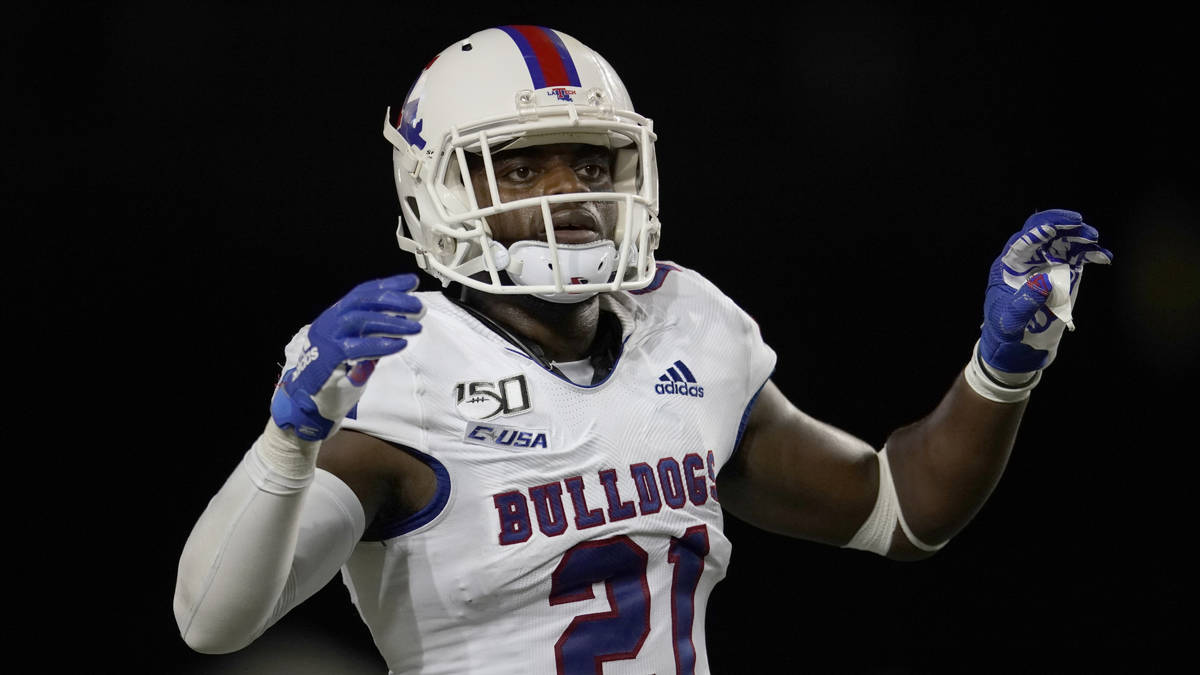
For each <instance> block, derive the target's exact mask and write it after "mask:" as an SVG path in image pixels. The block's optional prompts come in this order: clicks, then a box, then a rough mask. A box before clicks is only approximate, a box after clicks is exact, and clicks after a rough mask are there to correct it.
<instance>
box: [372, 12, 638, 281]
mask: <svg viewBox="0 0 1200 675" xmlns="http://www.w3.org/2000/svg"><path fill="white" fill-rule="evenodd" d="M383 135H384V136H385V137H386V138H387V139H388V141H390V142H391V144H392V145H393V146H394V147H395V149H394V151H393V153H392V159H393V165H394V169H395V178H396V189H397V192H398V193H399V196H400V207H401V212H402V213H403V217H402V219H401V221H400V224H399V226H398V227H397V230H396V238H397V240H398V241H399V243H400V248H402V249H404V250H405V251H408V252H410V253H412V254H414V255H415V256H416V259H417V264H418V265H419V266H420V267H421V268H422V269H425V270H426V271H428V272H429V273H431V274H433V275H434V276H435V277H437V278H438V279H440V280H441V281H442V284H443V286H444V285H448V284H449V283H450V282H451V281H455V282H458V283H461V284H463V285H465V286H469V287H471V288H475V289H479V290H481V291H486V292H489V293H500V294H532V295H536V296H537V297H541V298H543V299H546V300H550V301H553V302H578V301H580V300H583V299H585V298H588V297H591V296H593V295H595V294H596V293H599V292H605V291H616V290H622V289H624V290H635V289H639V288H644V287H645V286H647V285H648V284H649V283H650V282H651V281H652V280H653V278H654V272H655V262H654V250H655V249H656V248H657V247H658V240H659V223H658V170H657V163H656V160H655V156H654V139H655V135H654V131H653V123H652V122H651V121H650V120H649V119H647V118H645V117H642V116H641V115H639V114H637V113H635V112H634V111H633V103H632V102H631V101H630V99H629V94H628V92H626V90H625V86H624V85H623V84H622V83H621V79H620V78H619V77H617V74H616V72H614V71H613V69H612V66H610V65H609V64H608V62H607V61H605V60H604V58H603V57H601V56H600V55H599V54H597V53H596V52H594V51H592V50H591V49H589V48H588V47H587V46H585V45H583V44H582V43H580V42H579V41H578V40H576V39H575V38H573V37H571V36H569V35H566V34H565V33H561V32H559V31H555V30H551V29H548V28H542V27H539V26H502V27H499V28H489V29H487V30H483V31H480V32H478V33H475V34H474V35H472V36H470V37H469V38H467V39H465V40H462V41H460V42H457V43H455V44H453V45H451V46H450V47H448V48H446V49H445V50H443V51H442V52H441V53H440V54H438V55H437V56H436V57H434V59H433V60H432V61H430V62H429V65H427V66H425V69H424V70H423V71H422V72H421V75H420V77H419V78H417V81H416V82H415V83H413V85H412V88H411V89H409V92H408V95H407V96H406V98H405V103H404V107H403V109H402V110H401V111H400V112H399V114H396V115H393V113H392V111H391V110H390V109H389V111H388V115H387V119H386V120H385V121H384V127H383ZM549 143H584V144H591V145H599V146H603V147H606V148H609V149H611V150H613V151H614V156H615V163H614V167H613V176H612V178H613V191H612V192H576V193H567V194H554V195H546V196H540V197H531V198H527V199H520V200H516V201H511V202H502V201H501V200H500V195H499V189H498V188H497V185H496V175H495V171H494V169H493V165H492V157H491V155H492V153H495V152H499V151H501V150H509V149H516V148H520V147H526V146H531V145H542V144H549ZM468 152H469V153H474V154H475V155H477V156H479V157H480V158H481V159H482V160H483V167H484V171H485V173H486V176H487V181H488V186H487V189H488V191H489V193H490V195H491V202H492V206H487V207H483V208H480V206H479V204H478V203H477V201H476V198H475V190H474V186H473V185H472V184H471V176H470V172H469V170H468V164H467V156H466V154H465V153H468ZM562 202H616V203H617V223H616V234H615V241H611V242H610V241H607V240H602V241H599V242H592V243H588V244H568V243H563V244H560V243H558V242H557V241H556V240H555V237H554V227H553V221H552V218H551V204H558V203H562ZM531 207H532V208H540V209H541V215H542V223H543V224H544V226H545V228H546V241H540V240H538V241H519V242H516V243H515V244H513V245H512V246H511V247H509V248H506V247H505V246H503V245H502V244H500V243H499V242H497V241H493V239H492V234H491V230H490V229H489V227H488V220H487V219H488V217H490V216H494V215H496V214H499V213H503V212H505V211H512V210H515V209H522V208H531ZM405 224H407V226H408V234H407V235H406V233H405ZM501 272H504V273H505V276H506V277H507V278H508V279H509V280H511V281H508V280H506V279H505V278H504V277H502V276H501ZM481 273H486V274H481Z"/></svg>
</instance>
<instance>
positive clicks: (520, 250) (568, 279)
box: [493, 239, 617, 304]
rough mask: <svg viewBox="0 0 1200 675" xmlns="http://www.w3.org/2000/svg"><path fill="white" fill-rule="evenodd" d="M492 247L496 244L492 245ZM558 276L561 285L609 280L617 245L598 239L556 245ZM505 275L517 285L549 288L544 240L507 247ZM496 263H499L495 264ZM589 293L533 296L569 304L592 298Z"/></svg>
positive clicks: (550, 268) (549, 258) (550, 265)
mask: <svg viewBox="0 0 1200 675" xmlns="http://www.w3.org/2000/svg"><path fill="white" fill-rule="evenodd" d="M493 245H494V246H495V245H497V244H493ZM557 248H558V260H559V263H560V264H561V265H562V269H561V270H559V273H560V274H561V275H562V280H563V284H564V285H570V284H602V283H607V282H608V281H610V280H611V279H612V275H613V269H614V268H615V267H616V264H617V246H616V244H614V243H613V242H611V241H609V240H606V239H602V240H600V241H593V242H589V243H587V244H559V245H558V247H557ZM506 257H507V258H508V264H507V265H505V266H504V268H505V270H506V271H507V272H508V276H509V277H510V278H511V279H512V280H513V283H515V284H517V285H518V286H553V285H554V255H553V254H552V253H551V252H550V244H548V243H547V242H544V241H518V242H516V243H514V244H513V245H512V246H510V247H508V255H507V256H506ZM497 262H500V261H497ZM595 294H596V293H595V292H591V293H534V297H537V298H541V299H543V300H548V301H550V302H558V303H564V304H571V303H576V302H582V301H584V300H587V299H588V298H590V297H592V296H593V295H595Z"/></svg>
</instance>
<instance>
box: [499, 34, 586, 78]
mask: <svg viewBox="0 0 1200 675" xmlns="http://www.w3.org/2000/svg"><path fill="white" fill-rule="evenodd" d="M499 28H500V30H502V31H504V32H505V33H507V34H508V36H509V37H511V38H512V39H513V42H515V43H517V48H518V49H520V50H521V56H522V57H524V58H525V66H526V67H527V68H529V77H530V78H531V79H532V80H533V88H534V89H543V88H545V87H579V86H582V85H581V84H579V73H578V72H577V71H576V70H575V61H574V60H573V59H572V58H571V53H570V52H569V51H567V46H566V45H564V44H563V41H562V38H560V37H559V36H558V33H555V32H554V31H552V30H550V29H549V28H543V27H541V26H500V27H499Z"/></svg>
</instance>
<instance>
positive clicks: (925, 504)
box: [720, 209, 1112, 559]
mask: <svg viewBox="0 0 1200 675" xmlns="http://www.w3.org/2000/svg"><path fill="white" fill-rule="evenodd" d="M1098 237H1099V235H1098V233H1097V232H1096V230H1095V229H1094V228H1092V227H1091V226H1089V225H1087V224H1086V223H1084V222H1083V219H1082V216H1080V214H1078V213H1075V212H1074V211H1065V210H1057V209H1056V210H1050V211H1042V212H1039V213H1035V214H1034V215H1032V216H1030V217H1029V219H1028V220H1027V221H1026V222H1025V225H1024V227H1023V228H1022V229H1021V230H1020V231H1019V232H1017V233H1016V234H1014V235H1013V236H1012V238H1010V239H1009V241H1008V243H1007V244H1006V245H1005V247H1004V250H1003V251H1002V252H1001V254H1000V256H999V257H997V258H996V259H995V261H994V262H993V263H992V268H991V273H990V276H989V279H988V286H987V292H986V294H985V301H984V321H983V324H982V327H981V335H980V338H979V341H978V342H977V344H976V348H975V351H974V353H973V354H972V356H971V360H970V362H969V363H968V365H967V367H966V369H965V370H964V372H963V375H962V376H960V377H959V378H958V379H957V380H956V381H955V383H954V385H953V386H952V387H951V389H950V391H949V392H948V393H947V394H946V396H945V397H944V398H943V399H942V401H941V402H940V403H939V404H938V406H937V407H936V408H935V409H934V411H933V412H932V413H930V414H929V415H928V416H927V417H925V418H924V419H921V420H920V421H918V422H916V423H914V424H911V425H909V426H906V427H903V428H901V429H898V430H896V431H895V432H893V433H892V434H891V436H889V438H888V440H887V443H886V444H885V446H884V449H883V451H882V452H880V453H874V452H873V451H872V449H871V448H870V447H868V446H867V445H866V444H865V443H863V442H862V441H860V440H858V439H856V438H854V437H852V436H850V435H848V434H845V433H844V432H841V431H839V430H837V429H833V428H831V427H828V426H827V425H823V424H821V423H820V422H817V421H816V420H813V419H812V418H810V417H808V416H807V415H805V414H803V413H802V412H800V411H799V410H797V409H796V408H795V407H794V406H792V405H791V403H789V402H788V401H787V399H786V398H785V397H784V396H783V395H782V394H781V393H780V392H779V390H778V389H777V388H775V387H774V385H772V384H770V383H768V385H767V386H766V387H764V389H763V392H762V394H761V395H760V397H759V401H758V403H757V404H756V406H755V409H754V411H753V412H752V414H751V416H750V419H749V421H748V423H747V429H746V432H745V435H744V436H743V440H742V445H741V448H740V450H739V451H738V453H737V454H736V455H735V457H734V461H733V463H732V464H731V465H730V466H728V467H726V468H725V469H724V470H723V471H722V474H721V486H720V490H721V495H722V500H721V501H722V505H723V506H725V507H726V508H728V509H729V510H730V511H731V512H732V513H733V514H734V515H737V516H739V517H741V518H743V519H745V520H747V521H748V522H751V523H754V524H756V525H758V526H760V527H763V528H765V529H769V530H772V531H776V532H780V533H783V534H788V535H791V536H796V537H802V538H806V539H812V540H816V541H822V542H825V543H830V544H835V545H842V546H850V547H853V548H859V549H864V550H870V551H874V552H876V553H880V554H885V555H888V556H889V557H892V558H897V559H916V558H921V557H925V556H928V555H931V554H932V552H934V551H936V550H937V549H938V548H940V547H941V546H942V545H944V544H945V542H947V541H948V540H949V539H950V538H951V537H952V536H954V535H955V534H956V533H957V532H958V531H959V530H961V529H962V528H963V527H964V526H965V525H966V524H967V523H968V522H969V521H970V520H971V518H972V517H974V515H975V513H976V512H978V510H979V508H980V507H981V506H982V505H983V503H984V502H985V501H986V500H987V498H988V496H989V495H990V494H991V492H992V489H993V488H994V487H995V485H996V483H997V481H998V480H999V479H1000V475H1001V473H1002V472H1003V471H1004V466H1005V464H1006V463H1007V461H1008V456H1009V452H1010V451H1011V449H1012V445H1013V440H1014V439H1015V437H1016V433H1017V429H1018V427H1019V425H1020V422H1021V416H1022V414H1023V412H1024V410H1025V402H1026V400H1027V399H1028V397H1029V392H1030V391H1031V390H1032V389H1033V388H1034V386H1036V385H1037V383H1038V381H1039V380H1040V378H1041V373H1042V370H1043V369H1044V368H1046V366H1048V365H1050V363H1051V361H1053V360H1054V357H1055V354H1056V352H1057V349H1058V343H1059V340H1060V339H1061V337H1062V333H1063V328H1064V327H1070V328H1072V329H1073V328H1074V324H1073V318H1072V316H1071V308H1072V305H1073V303H1074V300H1075V297H1076V295H1077V293H1078V291H1079V282H1080V279H1081V278H1082V275H1083V268H1084V265H1085V264H1086V263H1089V262H1093V263H1109V262H1111V260H1112V254H1111V253H1109V252H1108V251H1107V250H1105V249H1104V248H1102V247H1101V246H1100V245H1099V243H1098ZM875 457H878V462H876V461H873V459H874V458H875Z"/></svg>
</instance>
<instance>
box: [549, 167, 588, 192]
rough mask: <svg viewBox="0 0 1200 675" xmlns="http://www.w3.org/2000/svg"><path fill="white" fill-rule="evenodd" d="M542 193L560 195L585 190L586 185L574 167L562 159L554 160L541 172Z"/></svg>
mask: <svg viewBox="0 0 1200 675" xmlns="http://www.w3.org/2000/svg"><path fill="white" fill-rule="evenodd" d="M542 180H543V189H542V194H545V195H560V194H569V193H571V192H587V191H588V187H587V185H586V184H584V182H583V181H582V180H580V179H579V174H577V173H575V169H574V167H572V166H571V165H570V164H569V163H567V162H563V161H556V162H554V163H553V164H551V165H550V167H549V168H548V169H547V170H546V172H545V173H544V174H543V178H542Z"/></svg>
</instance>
